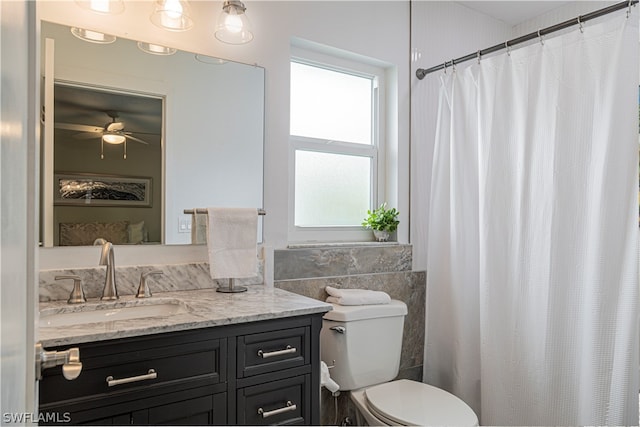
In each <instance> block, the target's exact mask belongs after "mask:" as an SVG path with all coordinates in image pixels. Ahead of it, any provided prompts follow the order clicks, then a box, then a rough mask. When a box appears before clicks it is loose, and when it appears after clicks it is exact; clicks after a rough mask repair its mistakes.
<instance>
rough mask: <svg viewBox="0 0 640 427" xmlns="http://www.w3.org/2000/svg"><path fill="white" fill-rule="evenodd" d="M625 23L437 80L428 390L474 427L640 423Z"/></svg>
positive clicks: (634, 113)
mask: <svg viewBox="0 0 640 427" xmlns="http://www.w3.org/2000/svg"><path fill="white" fill-rule="evenodd" d="M620 15H622V16H620ZM620 15H618V16H615V17H612V18H610V19H608V20H606V22H603V23H599V24H594V25H590V26H585V28H584V32H581V31H579V30H578V29H577V28H576V29H575V30H574V31H571V32H569V33H567V34H564V35H560V36H557V37H554V38H548V39H547V40H545V41H544V44H542V43H534V44H532V45H530V46H527V47H523V48H519V49H514V50H513V51H511V52H510V53H504V54H501V55H498V56H495V57H492V58H487V59H483V60H482V61H481V63H480V64H473V65H471V66H468V67H467V68H465V69H462V67H461V66H458V70H457V71H455V72H452V71H451V70H449V72H448V73H447V74H444V75H443V78H442V87H441V94H440V109H439V117H438V131H437V135H436V146H435V153H434V165H433V176H432V185H431V207H432V209H431V213H430V218H429V238H430V241H429V247H428V263H427V264H428V271H427V275H428V280H427V334H426V348H425V382H427V383H430V384H434V385H436V386H440V387H443V388H445V389H447V390H450V391H452V392H453V393H454V394H456V395H458V396H460V397H461V398H462V399H463V400H465V401H466V402H467V403H468V404H469V405H470V406H472V408H473V409H474V410H475V411H476V413H477V414H478V415H479V417H480V421H481V423H482V424H484V425H624V424H626V425H638V378H637V377H638V253H637V247H638V25H637V15H636V14H635V13H634V14H633V15H635V19H634V18H633V15H632V19H626V18H625V16H624V12H622V13H620Z"/></svg>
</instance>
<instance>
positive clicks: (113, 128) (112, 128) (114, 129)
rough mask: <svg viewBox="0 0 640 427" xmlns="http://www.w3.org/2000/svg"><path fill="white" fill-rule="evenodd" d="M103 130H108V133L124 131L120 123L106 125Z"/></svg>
mask: <svg viewBox="0 0 640 427" xmlns="http://www.w3.org/2000/svg"><path fill="white" fill-rule="evenodd" d="M105 129H106V130H108V131H109V132H118V131H121V130H123V129H124V123H122V122H113V123H107V125H106V126H105Z"/></svg>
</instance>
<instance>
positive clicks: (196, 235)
mask: <svg viewBox="0 0 640 427" xmlns="http://www.w3.org/2000/svg"><path fill="white" fill-rule="evenodd" d="M196 211H197V209H195V208H194V209H193V214H191V243H192V244H200V243H207V214H204V213H198V212H196Z"/></svg>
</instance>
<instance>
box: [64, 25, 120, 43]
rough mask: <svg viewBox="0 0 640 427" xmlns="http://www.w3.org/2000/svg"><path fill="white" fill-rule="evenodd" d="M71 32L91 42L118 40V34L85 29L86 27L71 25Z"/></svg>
mask: <svg viewBox="0 0 640 427" xmlns="http://www.w3.org/2000/svg"><path fill="white" fill-rule="evenodd" d="M71 34H73V35H74V36H76V37H77V38H79V39H80V40H84V41H86V42H90V43H98V44H109V43H113V42H114V41H116V36H112V35H111V34H105V33H101V32H99V31H92V30H85V29H84V28H78V27H71Z"/></svg>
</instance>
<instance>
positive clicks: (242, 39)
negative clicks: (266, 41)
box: [215, 0, 253, 44]
mask: <svg viewBox="0 0 640 427" xmlns="http://www.w3.org/2000/svg"><path fill="white" fill-rule="evenodd" d="M246 10H247V8H246V7H245V6H244V3H242V2H241V1H239V0H225V2H224V4H223V6H222V13H220V17H219V18H218V23H217V25H216V32H215V36H216V38H217V39H218V40H220V41H221V42H223V43H229V44H244V43H249V42H250V41H251V40H253V32H252V31H251V24H250V23H249V19H248V18H247V14H246V13H245V12H246Z"/></svg>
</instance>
